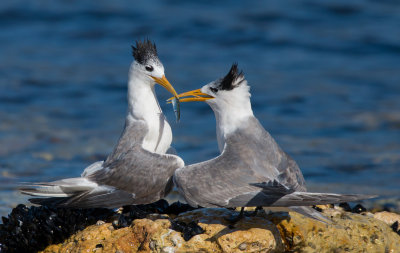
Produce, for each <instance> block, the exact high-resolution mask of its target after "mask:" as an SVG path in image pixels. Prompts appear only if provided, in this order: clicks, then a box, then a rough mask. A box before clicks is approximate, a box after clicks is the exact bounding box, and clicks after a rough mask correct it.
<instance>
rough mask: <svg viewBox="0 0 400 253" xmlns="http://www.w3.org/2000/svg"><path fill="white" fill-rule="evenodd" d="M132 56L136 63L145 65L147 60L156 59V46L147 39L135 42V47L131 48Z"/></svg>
mask: <svg viewBox="0 0 400 253" xmlns="http://www.w3.org/2000/svg"><path fill="white" fill-rule="evenodd" d="M132 55H133V57H134V58H135V60H136V61H137V62H138V63H140V64H145V63H146V62H147V61H148V60H149V59H154V58H157V48H156V45H155V44H154V43H152V42H151V41H150V40H148V39H146V40H144V41H143V42H141V41H136V47H135V46H132Z"/></svg>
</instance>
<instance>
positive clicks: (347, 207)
mask: <svg viewBox="0 0 400 253" xmlns="http://www.w3.org/2000/svg"><path fill="white" fill-rule="evenodd" d="M339 206H340V207H341V208H343V210H344V211H346V212H351V211H352V210H351V207H350V205H349V203H347V202H343V203H340V204H339Z"/></svg>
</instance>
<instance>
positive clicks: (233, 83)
mask: <svg viewBox="0 0 400 253" xmlns="http://www.w3.org/2000/svg"><path fill="white" fill-rule="evenodd" d="M178 96H179V98H180V101H181V102H190V101H205V102H206V103H207V104H208V105H209V106H210V107H211V109H212V110H213V111H214V113H215V118H216V123H217V129H216V131H217V138H218V147H219V150H220V152H221V154H220V155H219V156H217V157H215V158H213V159H211V160H208V161H204V162H200V163H197V164H192V165H188V166H185V167H183V168H179V169H177V170H176V171H175V174H174V183H175V185H176V186H177V187H178V190H179V192H180V193H181V195H183V197H184V198H185V199H186V201H187V202H188V203H189V204H190V205H191V206H194V207H197V206H201V207H242V210H241V214H242V213H243V207H249V206H257V207H259V206H263V207H285V208H289V209H291V210H293V211H296V212H299V213H301V214H303V215H306V216H308V217H311V218H315V219H317V220H320V221H323V222H326V221H327V220H326V217H324V216H323V215H321V214H320V213H319V212H317V211H316V210H314V209H313V208H311V207H309V206H311V205H318V204H330V203H340V202H346V201H356V200H361V199H366V198H372V197H374V196H370V195H357V194H336V193H316V192H307V189H306V184H305V181H304V178H303V174H302V173H301V171H300V168H299V167H298V165H297V163H296V162H295V161H294V160H293V159H292V158H291V157H290V156H289V155H288V154H286V153H285V152H284V151H283V150H282V149H281V148H280V147H279V146H278V144H277V143H276V142H275V140H274V139H273V138H272V136H271V135H270V134H269V133H268V132H267V131H266V130H265V129H264V128H263V126H262V125H261V124H260V122H259V121H258V120H257V118H256V117H255V116H254V115H253V110H252V107H251V102H250V92H249V86H248V84H247V81H246V79H245V77H244V74H243V72H239V71H238V68H237V64H233V65H232V67H231V69H230V71H229V73H228V74H227V75H226V76H225V77H223V78H220V79H217V80H216V81H213V82H211V83H209V84H207V85H205V86H203V87H202V88H201V89H198V90H193V91H189V92H185V93H182V94H180V95H178Z"/></svg>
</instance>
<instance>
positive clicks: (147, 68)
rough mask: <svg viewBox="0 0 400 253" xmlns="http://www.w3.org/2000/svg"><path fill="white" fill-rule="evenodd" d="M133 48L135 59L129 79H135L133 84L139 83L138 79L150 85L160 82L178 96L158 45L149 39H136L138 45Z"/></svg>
mask: <svg viewBox="0 0 400 253" xmlns="http://www.w3.org/2000/svg"><path fill="white" fill-rule="evenodd" d="M132 50H133V51H132V54H133V57H134V59H135V60H134V61H133V63H132V65H131V68H130V70H129V79H130V80H133V81H134V82H132V85H135V84H137V83H138V82H137V79H139V80H140V81H141V82H140V83H144V84H147V85H149V86H154V85H155V84H156V83H158V84H160V85H161V86H163V87H164V88H165V89H167V90H168V91H169V92H171V93H172V94H173V95H174V96H177V93H176V91H175V89H174V88H173V86H172V85H171V84H170V83H169V81H168V80H167V78H166V77H165V74H164V66H163V64H162V63H161V61H160V59H158V55H157V48H156V45H155V44H154V43H152V42H151V41H149V40H144V41H143V42H141V41H136V46H132Z"/></svg>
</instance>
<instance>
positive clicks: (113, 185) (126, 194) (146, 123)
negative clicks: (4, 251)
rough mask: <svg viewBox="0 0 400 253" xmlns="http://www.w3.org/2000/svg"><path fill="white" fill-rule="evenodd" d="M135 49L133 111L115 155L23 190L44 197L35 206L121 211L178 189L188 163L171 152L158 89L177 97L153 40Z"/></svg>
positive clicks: (131, 76)
mask: <svg viewBox="0 0 400 253" xmlns="http://www.w3.org/2000/svg"><path fill="white" fill-rule="evenodd" d="M132 49H133V57H134V61H133V62H132V64H131V67H130V70H129V81H128V112H127V115H126V119H125V127H124V130H123V132H122V135H121V136H120V139H119V141H118V143H117V145H116V146H115V148H114V150H113V152H112V153H111V154H110V155H109V156H108V157H107V159H106V160H105V161H99V162H95V163H93V164H92V165H90V166H88V167H87V168H86V169H85V170H84V171H83V173H82V174H81V177H76V178H67V179H62V180H58V181H54V182H48V183H36V184H33V185H28V186H25V187H23V188H21V189H20V190H21V192H22V193H24V194H28V195H32V196H36V197H39V198H32V199H30V201H31V202H32V203H35V204H41V205H52V206H59V207H77V208H94V207H102V208H118V207H121V206H124V205H132V204H135V205H136V204H148V203H152V202H155V201H157V200H159V199H161V198H163V197H164V196H165V195H166V194H167V193H168V192H169V191H170V190H171V189H172V186H173V183H172V175H173V173H174V171H175V170H176V169H177V168H180V167H183V166H184V162H183V160H182V159H181V158H180V157H178V156H176V155H172V154H166V152H167V150H168V149H169V148H170V144H171V142H172V131H171V127H170V125H169V124H168V122H167V120H166V118H165V116H164V114H163V112H162V110H161V108H160V105H159V103H158V100H157V97H156V94H155V87H154V86H155V84H156V83H158V84H160V85H161V86H163V87H164V88H165V89H167V90H168V91H169V92H171V93H172V94H173V95H174V96H175V97H177V93H176V91H175V89H174V88H173V86H172V85H171V84H170V83H169V81H168V80H167V78H166V77H165V75H164V66H163V64H162V63H161V61H160V60H159V58H158V55H157V49H156V46H155V44H153V43H152V42H150V41H149V40H144V41H143V42H141V41H137V42H136V46H132ZM177 101H178V103H179V100H177ZM178 117H179V115H178ZM44 197H45V198H44Z"/></svg>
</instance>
